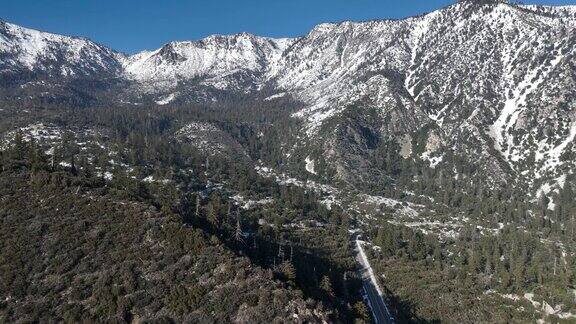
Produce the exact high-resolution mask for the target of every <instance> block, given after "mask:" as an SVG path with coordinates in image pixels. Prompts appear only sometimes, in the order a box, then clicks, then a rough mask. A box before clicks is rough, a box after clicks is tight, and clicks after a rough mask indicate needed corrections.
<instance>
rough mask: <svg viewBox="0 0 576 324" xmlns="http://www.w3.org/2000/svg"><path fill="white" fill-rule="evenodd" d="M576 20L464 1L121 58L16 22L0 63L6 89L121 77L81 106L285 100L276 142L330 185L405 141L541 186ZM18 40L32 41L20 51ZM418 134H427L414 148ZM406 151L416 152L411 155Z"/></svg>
mask: <svg viewBox="0 0 576 324" xmlns="http://www.w3.org/2000/svg"><path fill="white" fill-rule="evenodd" d="M14 26H15V25H14ZM575 26H576V6H560V7H553V6H533V5H530V6H518V5H511V4H507V3H502V2H489V3H481V4H478V3H474V2H472V1H464V2H458V3H456V4H453V5H451V6H448V7H446V8H443V9H440V10H436V11H433V12H431V13H428V14H423V15H419V16H416V17H410V18H405V19H400V20H371V21H367V22H351V21H344V22H340V23H323V24H319V25H317V26H315V27H314V28H313V29H312V30H311V31H310V32H309V33H308V34H306V35H304V36H302V37H298V38H291V39H273V38H269V37H259V36H255V35H252V34H249V33H240V34H235V35H228V36H221V35H220V36H219V35H213V36H210V37H207V38H205V39H201V40H197V41H181V42H170V43H167V44H166V45H164V46H162V47H161V48H159V49H156V50H154V51H144V52H141V53H137V54H134V55H131V56H127V55H125V54H119V53H117V52H114V51H113V50H110V49H107V48H104V47H100V46H99V45H97V44H95V43H92V42H89V41H85V42H82V41H80V40H77V39H75V38H61V40H62V44H63V45H62V46H60V47H59V46H56V45H54V44H53V42H50V38H51V37H52V36H46V35H44V34H42V33H41V32H33V31H31V30H29V29H17V28H16V27H13V28H16V30H17V31H20V32H21V34H22V35H23V36H20V37H19V38H18V35H16V36H15V38H14V39H15V40H14V39H13V40H12V43H10V40H9V39H8V37H7V36H6V35H8V34H9V33H6V32H4V33H3V34H2V35H4V36H2V37H3V38H0V52H2V57H3V58H2V59H0V67H1V68H2V73H3V74H5V75H9V74H10V73H11V71H12V72H13V74H14V75H15V77H16V78H18V77H19V76H20V75H27V77H25V78H24V80H23V81H22V82H18V81H16V82H15V84H16V86H26V85H27V84H28V83H29V82H30V80H34V75H32V76H28V74H30V73H29V72H26V73H23V70H26V68H29V69H30V71H32V72H33V73H32V74H34V73H37V74H39V75H40V76H42V77H44V78H49V79H50V80H52V81H55V82H53V83H55V84H58V83H59V82H62V83H63V84H65V85H66V86H67V87H74V86H75V84H74V82H72V81H71V80H74V79H75V78H76V79H77V78H83V77H86V78H94V79H96V80H98V79H100V80H109V79H110V80H117V82H119V85H118V84H116V83H114V84H111V85H110V86H107V85H106V81H105V82H104V84H103V85H102V87H103V88H104V89H105V91H107V92H106V94H108V93H112V95H106V96H100V97H98V96H97V98H98V99H91V100H101V99H99V98H105V99H104V100H108V101H109V102H111V103H126V102H129V103H134V104H135V105H139V104H157V105H172V104H175V105H183V104H184V105H185V104H187V103H189V102H196V101H205V102H213V101H218V96H219V95H218V94H222V93H231V94H233V95H238V96H244V97H247V98H252V97H255V98H257V97H259V96H261V95H260V94H261V93H265V95H262V97H266V99H269V100H277V99H278V98H281V97H286V96H288V97H290V98H292V100H294V101H296V102H298V103H299V106H300V107H301V108H300V109H298V110H297V111H295V112H294V113H292V117H294V119H296V120H299V121H302V122H303V127H302V131H301V133H302V134H301V138H305V139H306V141H305V144H302V143H301V144H297V145H293V144H291V145H288V144H287V145H285V147H286V149H285V151H284V152H283V154H284V155H285V156H286V157H287V159H288V160H289V161H290V163H292V164H296V165H298V164H301V163H302V161H298V160H295V159H296V158H295V157H294V156H298V155H297V154H296V155H294V154H292V153H294V152H298V151H304V150H306V149H307V147H308V146H311V147H313V148H314V149H315V150H319V151H321V152H324V153H325V155H326V156H335V157H337V158H335V159H333V160H332V163H331V167H332V168H333V169H335V170H338V171H337V172H336V177H337V178H338V179H340V180H344V181H351V179H349V178H353V177H354V174H355V172H354V171H355V170H356V169H357V168H358V167H359V165H357V163H360V164H361V165H364V164H365V163H366V162H365V161H367V160H370V159H374V158H375V157H374V156H373V155H374V154H375V153H374V150H373V149H372V148H371V146H370V145H368V146H366V145H365V143H364V142H366V143H367V142H373V139H372V138H370V137H375V138H376V139H378V141H395V142H398V143H400V144H402V145H404V146H406V151H405V153H406V152H410V154H408V153H406V154H404V156H403V158H404V159H416V160H421V161H425V162H427V163H428V164H429V167H431V168H434V167H436V166H437V165H438V164H442V163H448V162H446V161H445V158H446V156H447V154H448V153H449V154H448V155H450V154H456V155H462V156H466V159H467V160H468V161H469V162H470V163H478V164H479V165H480V167H481V168H482V169H484V170H485V171H484V172H485V175H486V177H487V178H488V179H490V182H492V183H493V184H492V186H497V185H496V184H497V183H499V182H507V181H511V179H512V178H523V179H524V180H522V181H527V182H528V183H530V186H531V189H530V190H531V191H532V192H539V191H541V188H538V186H540V185H541V184H539V181H540V180H538V179H541V178H542V179H544V178H546V179H552V180H550V181H553V182H555V183H561V182H562V181H557V180H558V179H561V177H562V176H563V174H564V175H565V173H562V172H559V171H558V170H561V169H566V168H567V165H569V164H570V163H572V162H570V159H566V158H565V156H566V155H568V156H569V154H571V153H570V152H572V150H573V145H571V144H572V142H573V141H574V138H573V135H572V134H573V133H574V132H573V129H574V124H575V122H574V120H576V117H575V116H574V111H575V109H574V107H573V103H571V101H570V98H571V96H573V95H574V93H573V90H571V89H573V87H572V85H574V84H576V75H575V73H574V68H573V65H574V56H575V55H576V54H575V53H574V48H575V47H576V46H575V44H576V38H575V37H574V36H571V35H574V34H575V33H574V32H573V31H574V28H575ZM19 28H20V27H19ZM38 34H40V36H38ZM26 35H35V36H36V37H40V38H41V40H42V42H40V43H41V44H42V46H39V47H38V46H36V47H35V46H32V45H35V43H34V42H31V43H32V45H30V44H28V43H30V42H28V43H26V42H25V41H26V39H27V37H26ZM48 35H52V34H48ZM59 37H64V36H59ZM58 39H60V38H58ZM72 40H75V42H72ZM18 41H21V42H22V44H24V45H26V44H28V45H29V46H28V47H26V46H24V47H22V46H20V50H18V49H19V47H18V44H19V43H18ZM70 42H72V43H73V44H72V45H71V44H70ZM77 42H80V44H77ZM7 44H12V46H8V45H7ZM14 44H15V45H14ZM22 48H24V49H25V50H22ZM78 48H80V49H78ZM28 49H29V50H30V51H28ZM35 49H37V50H38V51H43V52H42V53H35V52H34V50H35ZM46 49H47V51H45V50H46ZM37 58H38V61H34V59H37ZM23 62H24V63H28V64H24V63H23ZM43 63H44V65H43ZM550 84H558V85H562V86H561V87H559V88H558V87H556V88H554V87H551V86H550ZM44 88H46V86H44ZM35 91H36V92H33V93H32V96H34V95H35V94H36V93H37V92H38V90H35ZM51 91H52V90H51V88H50V87H48V90H46V91H44V92H48V93H50V92H51ZM82 91H84V92H85V93H87V94H88V96H91V95H92V92H93V91H92V90H91V89H87V90H86V89H82ZM26 94H28V95H30V92H28V93H26ZM562 107H564V108H562ZM372 115H373V116H374V117H373V120H372V121H370V122H369V125H368V124H365V125H362V126H361V127H360V126H352V125H348V124H347V123H348V122H349V121H347V120H345V119H344V120H343V119H342V118H343V116H353V118H355V119H358V120H361V121H360V122H359V123H360V124H362V123H368V121H367V120H366V118H367V116H372ZM549 116H553V118H549ZM344 118H348V117H344ZM371 118H372V117H371ZM351 127H352V128H351ZM354 127H359V128H357V129H354ZM417 129H428V130H429V131H428V133H427V134H425V136H424V137H423V138H420V139H419V140H417V139H416V138H418V136H420V135H418V134H416V132H414V131H412V130H417ZM367 130H369V131H367ZM337 134H340V135H337ZM367 134H371V135H367ZM546 134H555V135H550V136H548V135H546ZM338 136H341V137H338ZM350 136H352V138H355V139H354V142H350V141H351V140H352V138H351V137H350ZM366 136H368V137H366ZM415 141H424V143H422V144H418V143H416V142H415ZM417 144H418V145H417ZM359 145H360V146H359ZM339 146H341V147H342V148H338V147H339ZM416 146H423V147H425V150H424V151H423V152H412V151H413V150H412V148H414V147H416ZM344 147H346V148H347V149H346V150H347V151H343V148H344ZM351 147H354V148H355V149H353V150H350V148H351ZM335 152H336V155H333V154H334V153H335ZM351 152H355V153H351ZM477 156H481V157H482V158H480V159H478V158H476V157H477ZM319 158H320V157H317V159H319ZM310 159H311V158H310ZM550 161H553V162H550ZM509 169H510V170H509ZM534 179H537V180H534ZM554 179H556V180H554ZM544 185H546V183H544ZM548 185H549V186H554V185H550V184H548Z"/></svg>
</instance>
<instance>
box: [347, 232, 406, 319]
mask: <svg viewBox="0 0 576 324" xmlns="http://www.w3.org/2000/svg"><path fill="white" fill-rule="evenodd" d="M363 243H364V242H363V241H360V240H356V251H357V255H356V259H357V260H358V262H359V263H360V265H361V266H362V268H361V269H360V276H361V278H362V285H363V286H364V291H365V292H366V296H367V298H368V303H369V305H368V306H369V307H370V309H371V310H372V315H373V317H374V321H375V322H376V324H394V323H396V321H395V320H394V317H393V316H392V314H391V313H390V310H389V309H388V306H386V303H385V302H384V296H383V294H382V291H381V290H380V287H379V286H378V282H377V280H376V276H375V275H374V272H373V271H372V267H371V266H370V263H369V261H368V258H367V257H366V253H364V248H363V246H362V244H363Z"/></svg>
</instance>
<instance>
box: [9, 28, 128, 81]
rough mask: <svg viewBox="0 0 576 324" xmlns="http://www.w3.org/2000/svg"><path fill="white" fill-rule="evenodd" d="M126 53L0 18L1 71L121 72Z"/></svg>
mask: <svg viewBox="0 0 576 324" xmlns="http://www.w3.org/2000/svg"><path fill="white" fill-rule="evenodd" d="M122 57H123V56H122V55H121V54H118V53H117V52H115V51H113V50H111V49H108V48H106V47H104V46H101V45H98V44H96V43H94V42H92V41H90V40H88V39H85V38H78V37H67V36H61V35H56V34H51V33H46V32H41V31H37V30H34V29H28V28H24V27H20V26H17V25H14V24H10V23H7V22H3V21H0V75H4V76H18V75H20V76H26V77H28V78H30V77H32V76H36V77H40V76H41V77H44V78H46V77H48V78H54V79H57V78H60V77H62V78H82V77H84V78H86V77H104V76H106V77H110V76H115V75H120V74H121V72H122V65H121V64H120V60H121V59H122Z"/></svg>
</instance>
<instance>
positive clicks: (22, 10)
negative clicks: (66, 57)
mask: <svg viewBox="0 0 576 324" xmlns="http://www.w3.org/2000/svg"><path fill="white" fill-rule="evenodd" d="M453 2H454V1H449V0H402V1H398V0H188V1H186V0H0V18H1V19H4V20H7V21H9V22H13V23H16V24H19V25H23V26H26V27H31V28H36V29H40V30H45V31H50V32H54V33H59V34H65V35H77V36H86V37H88V38H90V39H92V40H94V41H96V42H99V43H101V44H104V45H107V46H110V47H112V48H114V49H116V50H119V51H123V52H127V53H134V52H137V51H140V50H143V49H155V48H158V47H160V46H162V45H163V44H165V43H167V42H169V41H173V40H194V39H200V38H203V37H206V36H208V35H211V34H233V33H239V32H249V33H253V34H257V35H261V36H271V37H293V36H300V35H304V34H306V33H307V32H308V31H309V30H310V29H311V28H312V27H313V26H314V25H317V24H318V23H322V22H337V21H342V20H369V19H385V18H402V17H406V16H413V15H418V14H421V13H424V12H429V11H432V10H435V9H438V8H440V7H444V6H446V5H449V4H451V3H453ZM525 2H526V3H540V4H556V5H562V4H564V5H565V4H576V0H536V1H525Z"/></svg>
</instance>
